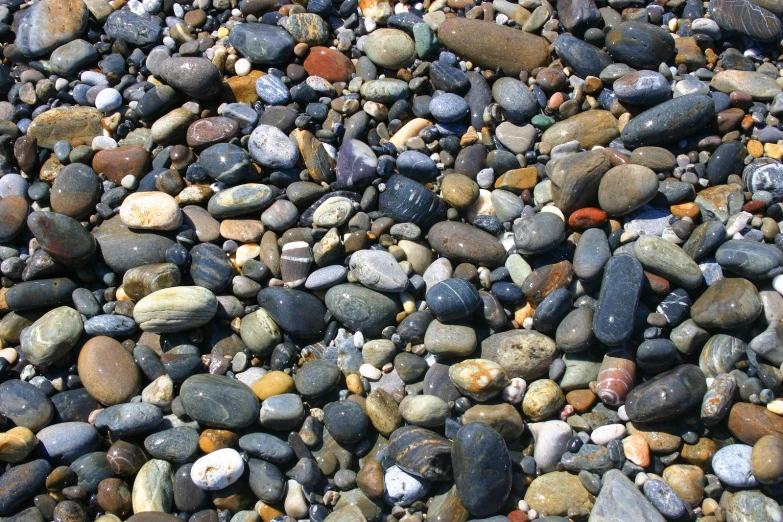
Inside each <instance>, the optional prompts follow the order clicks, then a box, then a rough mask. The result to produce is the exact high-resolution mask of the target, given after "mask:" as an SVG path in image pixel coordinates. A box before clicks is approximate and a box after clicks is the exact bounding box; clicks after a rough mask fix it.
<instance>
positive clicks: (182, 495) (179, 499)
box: [174, 464, 209, 513]
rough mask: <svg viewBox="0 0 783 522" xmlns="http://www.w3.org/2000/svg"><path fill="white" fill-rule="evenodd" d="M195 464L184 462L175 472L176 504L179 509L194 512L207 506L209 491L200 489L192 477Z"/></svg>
mask: <svg viewBox="0 0 783 522" xmlns="http://www.w3.org/2000/svg"><path fill="white" fill-rule="evenodd" d="M192 468H193V464H184V465H183V466H181V467H180V468H179V469H177V472H176V473H175V474H174V505H175V506H176V507H177V509H178V510H179V511H186V512H188V513H193V512H195V511H198V510H199V509H202V508H204V507H206V504H207V501H208V499H209V497H208V496H207V495H208V492H207V491H204V490H203V489H200V488H199V487H198V486H196V485H195V484H194V483H193V479H192V478H190V470H191V469H192Z"/></svg>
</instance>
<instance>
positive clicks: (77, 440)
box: [35, 422, 100, 464]
mask: <svg viewBox="0 0 783 522" xmlns="http://www.w3.org/2000/svg"><path fill="white" fill-rule="evenodd" d="M36 436H37V437H38V447H37V448H36V450H35V451H36V454H38V455H40V456H41V457H43V458H46V459H54V460H58V459H62V462H63V463H65V464H69V463H71V462H73V461H74V460H76V459H77V458H79V457H81V456H82V455H85V454H87V453H90V452H91V451H94V450H95V449H97V448H98V445H99V444H100V435H99V434H98V431H97V430H96V429H95V428H94V427H93V426H92V425H91V424H89V423H87V422H61V423H59V424H53V425H51V426H47V427H46V428H44V429H42V430H41V431H39V432H38V434H37V435H36Z"/></svg>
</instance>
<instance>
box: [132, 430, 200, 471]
mask: <svg viewBox="0 0 783 522" xmlns="http://www.w3.org/2000/svg"><path fill="white" fill-rule="evenodd" d="M198 439H199V434H198V431H196V430H195V429H193V428H191V427H190V426H178V427H176V428H170V429H168V430H163V431H159V432H157V433H153V434H152V435H149V436H148V437H147V438H146V439H144V449H146V450H147V452H148V453H149V454H150V455H151V456H152V457H153V458H156V459H161V460H166V461H169V462H174V463H179V464H182V463H184V462H187V461H189V460H191V459H192V458H193V457H194V456H195V455H196V453H197V452H198Z"/></svg>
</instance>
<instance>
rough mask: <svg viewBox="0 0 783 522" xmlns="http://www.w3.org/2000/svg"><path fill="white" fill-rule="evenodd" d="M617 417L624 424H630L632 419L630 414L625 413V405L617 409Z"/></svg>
mask: <svg viewBox="0 0 783 522" xmlns="http://www.w3.org/2000/svg"><path fill="white" fill-rule="evenodd" d="M617 416H618V417H620V420H621V421H623V422H628V421H630V420H631V418H630V417H628V413H627V412H626V411H625V404H623V405H622V406H620V407H619V408H617Z"/></svg>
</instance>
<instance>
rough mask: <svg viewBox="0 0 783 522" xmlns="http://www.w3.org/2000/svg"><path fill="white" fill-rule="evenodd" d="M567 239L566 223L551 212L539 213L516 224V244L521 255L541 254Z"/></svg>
mask: <svg viewBox="0 0 783 522" xmlns="http://www.w3.org/2000/svg"><path fill="white" fill-rule="evenodd" d="M563 239H565V222H564V221H563V220H562V219H561V218H560V216H557V215H555V214H553V213H551V212H539V213H538V214H533V215H532V216H531V217H528V218H522V219H520V220H519V221H517V222H516V223H515V224H514V244H515V245H516V247H517V251H518V252H519V253H520V254H528V255H531V254H541V253H543V252H547V251H549V250H552V249H553V248H556V247H557V246H559V245H560V243H562V241H563Z"/></svg>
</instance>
